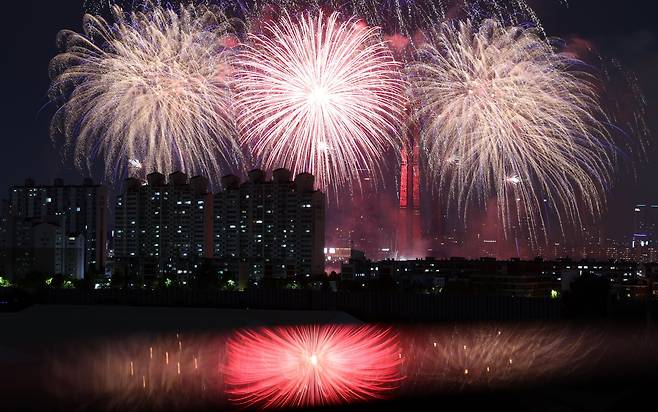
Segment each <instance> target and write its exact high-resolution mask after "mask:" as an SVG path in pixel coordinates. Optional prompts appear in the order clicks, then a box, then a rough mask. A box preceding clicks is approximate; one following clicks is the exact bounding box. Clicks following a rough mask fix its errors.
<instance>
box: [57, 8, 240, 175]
mask: <svg viewBox="0 0 658 412" xmlns="http://www.w3.org/2000/svg"><path fill="white" fill-rule="evenodd" d="M112 13H113V19H114V23H108V22H107V21H105V20H104V19H103V18H101V17H97V16H91V15H86V16H85V18H84V29H85V32H84V33H83V34H79V33H75V32H72V31H68V30H64V31H62V32H60V34H59V36H58V41H59V44H60V45H61V47H62V48H63V52H62V53H61V54H59V55H57V56H56V57H55V58H54V59H53V60H52V62H51V66H50V69H51V78H52V83H51V87H50V96H51V98H52V99H53V100H54V101H56V102H58V103H59V104H61V106H60V108H59V109H58V111H57V112H56V114H55V116H54V117H53V121H52V126H51V128H52V133H53V135H54V136H59V135H62V134H63V135H64V136H65V137H66V144H67V147H70V148H71V150H72V152H73V154H74V156H75V159H76V163H77V164H78V166H80V167H85V166H86V167H88V168H90V169H91V168H92V165H93V163H94V161H96V160H97V159H98V158H102V160H103V161H104V166H105V175H106V177H107V178H108V179H109V180H115V179H118V178H121V177H124V176H125V175H126V172H127V170H128V168H129V167H130V164H131V163H130V162H131V161H132V162H139V163H140V164H141V165H143V170H145V171H146V173H148V172H150V171H154V170H157V171H160V172H163V173H169V172H173V171H175V170H182V171H185V172H188V173H191V174H197V173H201V174H204V175H206V176H208V177H209V178H210V179H211V181H212V182H214V183H216V181H217V179H218V178H219V176H221V175H222V170H223V166H224V167H226V166H227V165H231V166H233V167H234V165H235V164H238V163H240V158H241V155H240V148H239V145H238V144H237V142H236V130H235V125H234V114H233V102H232V93H231V91H230V84H231V70H232V66H233V60H234V52H233V50H232V49H231V47H230V45H231V44H232V43H233V40H232V37H231V36H232V30H233V28H232V26H231V22H230V21H229V20H228V19H227V18H226V17H225V16H224V15H223V14H221V13H219V12H216V11H215V10H214V9H212V8H208V7H205V6H198V7H196V6H191V5H190V6H181V7H180V8H179V9H171V8H165V7H161V6H158V5H154V4H152V5H151V6H150V7H147V8H146V9H145V10H144V11H133V12H131V13H126V12H124V11H123V10H122V9H121V8H119V7H117V6H114V7H113V8H112ZM223 162H224V163H223Z"/></svg>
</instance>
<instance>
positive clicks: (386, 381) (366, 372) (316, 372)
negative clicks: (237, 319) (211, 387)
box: [225, 325, 402, 408]
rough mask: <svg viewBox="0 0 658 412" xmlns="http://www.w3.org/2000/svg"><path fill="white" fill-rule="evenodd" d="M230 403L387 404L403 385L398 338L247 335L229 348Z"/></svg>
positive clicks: (284, 332) (282, 332)
mask: <svg viewBox="0 0 658 412" xmlns="http://www.w3.org/2000/svg"><path fill="white" fill-rule="evenodd" d="M227 350H228V364H227V365H226V375H225V378H226V384H227V388H228V393H229V395H230V396H231V399H232V401H234V402H236V403H240V404H245V405H249V406H259V407H262V408H273V407H275V408H278V407H306V406H319V405H331V404H340V403H351V402H355V401H365V400H371V399H383V398H386V397H387V395H388V394H390V392H391V391H393V390H394V389H396V388H397V387H398V385H399V382H400V381H401V379H402V377H401V375H400V363H401V356H400V349H399V345H398V339H397V335H396V334H394V333H392V332H391V330H390V329H384V328H379V327H375V326H346V325H342V326H339V325H332V326H297V327H278V328H272V329H260V330H248V331H242V332H238V333H236V335H235V336H233V337H232V338H231V339H230V340H229V343H228V348H227Z"/></svg>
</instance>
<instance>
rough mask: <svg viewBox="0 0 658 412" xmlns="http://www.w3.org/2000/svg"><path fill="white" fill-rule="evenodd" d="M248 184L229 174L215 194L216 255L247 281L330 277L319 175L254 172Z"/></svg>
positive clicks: (241, 279) (282, 170) (281, 171)
mask: <svg viewBox="0 0 658 412" xmlns="http://www.w3.org/2000/svg"><path fill="white" fill-rule="evenodd" d="M248 176H249V178H248V180H247V181H246V182H244V183H242V184H241V183H240V180H239V178H238V177H236V176H233V175H229V176H225V177H224V178H222V186H223V190H221V191H220V192H219V193H217V194H215V196H214V212H213V216H214V242H213V243H214V257H215V259H216V260H217V261H218V262H220V263H221V264H222V265H223V267H225V268H226V269H225V270H228V271H229V272H231V273H234V274H235V275H236V276H237V277H239V278H240V283H241V284H244V282H245V281H246V278H249V279H250V280H254V281H258V279H261V278H263V277H271V278H294V277H310V276H312V275H319V274H322V273H324V254H323V248H324V223H325V197H324V194H323V193H322V192H320V191H318V190H315V189H314V177H313V175H311V174H308V173H301V174H298V175H297V176H296V177H295V179H294V180H292V174H291V172H290V171H289V170H287V169H277V170H275V171H274V172H273V173H272V179H271V180H268V179H267V178H266V173H265V172H264V171H262V170H252V171H251V172H249V174H248Z"/></svg>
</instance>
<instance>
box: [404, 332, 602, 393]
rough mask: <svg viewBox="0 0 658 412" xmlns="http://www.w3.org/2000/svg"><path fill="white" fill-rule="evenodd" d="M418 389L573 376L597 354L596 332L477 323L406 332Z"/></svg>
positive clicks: (409, 367)
mask: <svg viewBox="0 0 658 412" xmlns="http://www.w3.org/2000/svg"><path fill="white" fill-rule="evenodd" d="M402 336H403V337H404V338H403V339H402V343H401V346H402V347H403V348H404V349H405V351H408V355H407V357H408V358H409V361H408V362H405V364H404V366H405V368H404V370H403V373H404V374H405V376H407V377H408V380H409V382H408V383H407V384H406V385H405V386H404V387H405V388H414V389H413V390H421V391H422V390H428V391H437V390H448V391H452V390H462V389H467V388H480V389H482V388H486V387H489V388H501V387H509V386H511V385H519V384H522V383H523V382H528V383H530V382H532V383H533V384H536V383H539V382H550V381H552V380H555V379H560V378H565V377H569V376H571V375H572V374H574V373H579V372H581V371H582V370H584V369H585V368H587V367H589V366H591V364H592V361H595V360H597V359H598V357H597V356H596V352H598V350H599V349H600V348H599V345H598V342H599V341H600V340H599V339H597V336H596V334H594V333H592V332H587V331H583V330H580V331H575V330H572V329H570V328H564V327H528V326H524V327H509V326H504V327H502V326H501V327H496V326H477V327H461V328H457V327H455V328H453V329H452V330H450V329H442V328H434V329H429V330H423V332H422V333H418V332H413V331H411V333H403V334H402Z"/></svg>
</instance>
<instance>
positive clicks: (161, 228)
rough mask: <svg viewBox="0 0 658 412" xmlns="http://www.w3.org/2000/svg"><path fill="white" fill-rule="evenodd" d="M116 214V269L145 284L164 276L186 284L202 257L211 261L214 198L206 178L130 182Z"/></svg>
mask: <svg viewBox="0 0 658 412" xmlns="http://www.w3.org/2000/svg"><path fill="white" fill-rule="evenodd" d="M115 210H116V214H115V231H114V259H115V262H114V270H115V271H120V272H124V273H126V274H130V275H131V276H132V277H134V278H136V279H141V280H142V281H143V282H144V283H148V282H150V281H152V280H154V279H155V278H156V277H158V276H159V275H167V276H171V277H177V278H181V279H183V280H184V279H186V278H187V277H189V275H190V274H191V273H192V271H193V269H194V267H195V265H198V262H199V260H200V259H201V258H203V257H212V195H211V194H210V193H209V192H208V181H207V179H206V178H204V177H201V176H196V177H193V178H191V179H188V177H187V175H186V174H184V173H182V172H175V173H172V174H170V175H169V179H168V181H167V179H166V177H165V175H163V174H161V173H151V174H149V175H148V177H147V181H146V182H142V181H141V180H139V179H136V178H130V179H127V180H126V182H125V187H124V191H123V193H122V194H121V195H119V196H118V197H117V203H116V209H115Z"/></svg>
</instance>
